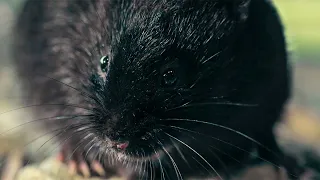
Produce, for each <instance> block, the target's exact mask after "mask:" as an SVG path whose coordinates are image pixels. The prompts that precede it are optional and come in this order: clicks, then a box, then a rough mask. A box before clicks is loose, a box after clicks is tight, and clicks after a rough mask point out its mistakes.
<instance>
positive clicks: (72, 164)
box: [68, 161, 77, 175]
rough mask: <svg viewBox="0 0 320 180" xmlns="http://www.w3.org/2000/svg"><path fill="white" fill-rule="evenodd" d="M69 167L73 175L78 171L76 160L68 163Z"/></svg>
mask: <svg viewBox="0 0 320 180" xmlns="http://www.w3.org/2000/svg"><path fill="white" fill-rule="evenodd" d="M68 169H69V173H70V174H71V175H74V174H76V172H77V164H76V162H75V161H70V162H69V163H68Z"/></svg>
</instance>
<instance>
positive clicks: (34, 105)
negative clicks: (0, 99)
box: [0, 104, 91, 115]
mask: <svg viewBox="0 0 320 180" xmlns="http://www.w3.org/2000/svg"><path fill="white" fill-rule="evenodd" d="M37 106H67V107H76V108H80V109H84V110H88V111H91V109H89V108H85V107H81V106H78V105H76V104H33V105H28V106H22V107H19V108H15V109H11V110H8V111H5V112H2V113H0V115H3V114H5V113H9V112H12V111H16V110H21V109H25V108H30V107H37Z"/></svg>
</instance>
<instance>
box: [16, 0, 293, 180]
mask: <svg viewBox="0 0 320 180" xmlns="http://www.w3.org/2000/svg"><path fill="white" fill-rule="evenodd" d="M15 31H16V39H15V52H14V57H15V63H16V65H17V69H18V72H19V74H20V77H21V79H22V81H23V83H24V85H25V86H24V87H25V92H26V94H27V95H28V96H29V97H30V99H31V101H30V102H29V103H35V104H61V105H50V106H49V105H43V106H42V107H39V108H38V109H37V110H36V111H35V114H36V116H37V117H38V116H42V117H53V116H67V115H87V116H81V117H74V118H72V119H69V120H61V119H60V120H50V121H45V122H48V123H51V124H50V125H49V126H50V127H56V128H58V129H59V130H64V129H65V128H66V127H67V126H68V125H72V127H73V128H69V129H68V130H67V131H66V132H65V133H64V135H63V136H61V138H62V139H61V140H63V139H65V138H66V137H67V136H70V135H72V134H75V133H76V135H74V136H72V137H71V138H69V139H68V142H70V143H69V145H70V146H71V147H70V148H71V149H72V150H73V149H75V148H76V147H77V145H76V144H77V143H79V142H81V140H83V139H84V137H86V139H85V143H82V144H85V145H87V144H89V145H88V146H86V147H83V146H81V147H80V148H78V149H79V151H80V152H84V153H86V151H87V150H88V149H89V147H91V145H92V144H95V145H97V147H100V150H97V148H93V149H95V150H93V151H90V153H91V152H93V154H94V153H96V152H95V151H101V153H100V154H102V155H103V156H102V157H103V159H100V160H101V162H102V163H107V162H108V161H106V160H105V159H107V158H108V153H106V152H107V151H108V150H107V149H106V148H105V146H104V145H103V144H105V142H104V141H105V137H107V138H109V139H111V140H113V141H125V140H127V141H129V142H130V144H129V147H128V149H127V153H131V154H132V155H133V156H134V157H136V158H139V156H141V155H142V154H145V155H151V154H152V153H154V148H155V149H156V150H158V152H161V151H162V152H163V150H162V149H161V145H160V144H159V143H158V140H159V141H160V142H161V143H162V145H164V146H165V147H169V146H172V145H173V143H172V141H173V142H175V144H176V145H177V146H178V147H179V149H180V150H181V151H182V154H183V155H184V157H185V159H184V158H182V157H183V156H182V155H181V154H179V152H178V151H177V149H178V148H172V149H170V150H169V153H170V155H171V156H172V158H173V159H174V161H175V163H176V164H177V166H178V168H179V170H180V172H181V174H182V176H183V177H184V178H187V177H191V176H192V177H193V176H195V177H198V178H200V177H205V176H208V175H209V176H210V175H215V172H214V171H213V169H212V167H214V168H215V169H216V170H217V171H219V172H220V173H222V174H228V173H230V172H229V171H231V170H230V169H229V170H228V167H234V166H237V165H240V166H241V163H240V164H239V163H238V162H237V161H235V160H234V159H237V160H239V161H240V162H245V161H246V160H247V158H248V156H249V153H248V152H251V151H252V150H253V149H254V148H258V152H259V153H260V154H259V155H260V156H261V157H263V158H265V159H268V160H269V161H272V162H274V163H277V164H278V163H282V160H283V159H282V153H281V151H280V150H279V148H278V146H277V144H276V142H275V139H274V135H273V132H272V131H273V126H274V124H275V123H276V121H277V120H278V119H279V118H280V115H281V112H282V110H283V107H284V105H285V103H286V101H287V99H288V98H289V95H290V68H289V66H288V62H287V51H286V42H285V37H284V32H283V27H282V25H281V22H280V20H279V17H278V15H277V12H276V10H275V9H274V7H273V5H272V4H271V3H270V2H269V1H267V0H251V1H250V0H237V1H236V0H235V1H231V0H218V1H213V0H207V1H205V0H198V1H196V0H176V1H173V0H140V1H139V0H119V1H116V0H92V1H89V0H88V1H85V0H65V1H56V0H42V1H39V0H27V2H26V4H25V6H24V7H23V9H22V12H21V14H20V15H19V18H18V22H17V26H16V28H15ZM104 55H108V56H109V59H110V60H109V64H108V69H107V71H106V73H103V72H101V70H100V64H99V63H100V62H99V59H100V58H101V57H102V56H104ZM168 67H169V68H172V69H174V70H175V72H176V74H177V78H178V80H177V83H176V85H175V86H173V87H166V86H164V85H163V81H162V73H163V72H165V70H166V69H167V68H168ZM66 84H68V85H66ZM73 88H76V89H77V90H75V89H73ZM80 91H81V92H82V94H81V93H80ZM62 104H64V105H62ZM67 104H68V106H67ZM70 104H76V105H77V106H81V107H84V108H85V109H81V108H77V107H75V106H73V105H72V106H71V105H70ZM174 119H175V120H174ZM177 119H180V121H177ZM181 119H188V120H198V121H204V122H210V123H216V124H219V125H222V126H225V127H228V128H230V129H233V130H235V131H239V132H241V133H244V134H246V135H247V136H249V137H251V138H252V139H255V140H257V141H259V142H260V143H261V144H263V145H264V146H266V147H268V148H269V149H271V150H272V151H274V152H275V153H276V154H278V155H279V157H278V156H274V155H273V154H272V153H270V152H269V151H268V150H266V149H265V148H263V147H261V146H260V145H257V144H256V143H254V142H252V140H249V139H248V138H245V137H244V136H242V135H240V134H239V133H236V132H235V131H232V130H227V129H226V128H223V127H218V126H214V125H210V124H204V123H200V122H197V123H196V122H191V121H182V120H181ZM48 123H46V124H48ZM172 126H176V127H181V128H185V129H188V130H189V131H187V130H182V129H177V128H174V127H172ZM79 127H83V128H87V129H85V130H82V131H81V130H80V132H76V129H78V128H79ZM191 131H192V132H191ZM195 132H197V133H195ZM166 133H168V134H170V135H171V136H172V137H176V138H178V139H179V140H181V141H183V142H184V143H186V144H187V145H188V146H190V147H192V148H193V149H194V150H195V151H197V152H198V153H199V154H201V156H202V157H200V156H199V155H197V154H196V153H195V152H194V151H192V150H190V148H188V147H187V146H186V145H184V144H183V143H181V142H179V141H177V140H175V139H174V138H171V140H172V141H171V140H170V137H169V136H168V135H167V134H166ZM65 134H66V135H65ZM82 142H83V141H82ZM226 142H227V143H226ZM230 144H232V146H231V145H230ZM173 147H174V146H173ZM241 149H242V150H241ZM90 150H91V149H90ZM246 151H248V152H246ZM90 153H89V154H90ZM230 156H232V157H230ZM100 158H101V157H100ZM233 158H234V159H233ZM203 159H206V161H207V162H205V161H204V160H203ZM186 161H187V162H188V163H187V162H186ZM161 162H162V164H161V165H162V166H164V167H165V173H166V174H167V175H168V177H171V179H175V178H177V175H176V172H175V170H174V166H173V163H172V162H171V159H170V158H169V156H167V155H166V154H165V155H164V156H163V159H161ZM154 164H155V167H156V170H155V172H156V177H157V178H159V179H160V177H161V173H160V172H161V169H160V167H159V164H158V161H154ZM209 164H210V165H209ZM132 165H133V166H135V165H136V163H135V162H132ZM106 166H107V165H106ZM210 166H212V167H210ZM147 167H148V166H147ZM149 173H150V169H149ZM148 175H150V174H148ZM145 178H146V179H148V178H149V177H148V178H147V177H145Z"/></svg>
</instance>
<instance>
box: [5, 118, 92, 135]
mask: <svg viewBox="0 0 320 180" xmlns="http://www.w3.org/2000/svg"><path fill="white" fill-rule="evenodd" d="M85 116H90V115H75V116H70V117H68V116H54V117H49V118H41V119H36V120H32V121H28V122H25V123H22V124H19V125H18V126H15V127H13V128H10V129H8V130H6V131H4V132H2V133H0V136H3V135H4V134H5V133H8V132H10V131H12V130H14V129H16V128H19V127H21V126H24V125H27V124H30V123H34V122H38V121H44V120H52V119H54V120H65V119H68V120H70V119H73V118H76V117H85Z"/></svg>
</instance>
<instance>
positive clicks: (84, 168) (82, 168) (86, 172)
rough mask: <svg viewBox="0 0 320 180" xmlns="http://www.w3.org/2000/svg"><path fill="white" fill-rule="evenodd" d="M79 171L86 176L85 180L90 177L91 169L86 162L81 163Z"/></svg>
mask: <svg viewBox="0 0 320 180" xmlns="http://www.w3.org/2000/svg"><path fill="white" fill-rule="evenodd" d="M79 170H80V172H81V173H82V174H83V176H84V177H85V178H88V177H90V170H89V167H88V165H87V163H85V162H84V161H82V162H80V164H79Z"/></svg>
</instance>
